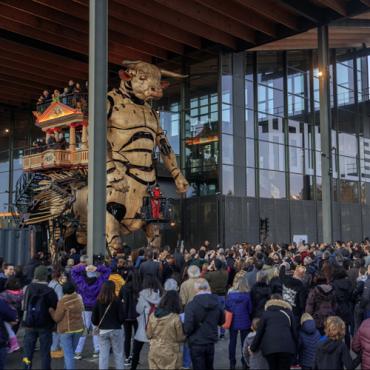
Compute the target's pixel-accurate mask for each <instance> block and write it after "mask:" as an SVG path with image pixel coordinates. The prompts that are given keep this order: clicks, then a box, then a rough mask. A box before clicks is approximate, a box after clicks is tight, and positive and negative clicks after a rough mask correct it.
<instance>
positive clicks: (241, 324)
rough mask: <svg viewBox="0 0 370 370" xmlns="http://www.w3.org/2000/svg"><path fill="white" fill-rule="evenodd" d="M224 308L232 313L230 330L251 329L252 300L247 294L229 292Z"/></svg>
mask: <svg viewBox="0 0 370 370" xmlns="http://www.w3.org/2000/svg"><path fill="white" fill-rule="evenodd" d="M225 308H226V310H227V311H230V312H232V313H233V320H232V323H231V329H233V330H247V329H250V327H251V313H252V300H251V297H250V294H249V293H247V292H240V291H237V290H236V291H230V292H229V294H228V295H227V297H226V302H225Z"/></svg>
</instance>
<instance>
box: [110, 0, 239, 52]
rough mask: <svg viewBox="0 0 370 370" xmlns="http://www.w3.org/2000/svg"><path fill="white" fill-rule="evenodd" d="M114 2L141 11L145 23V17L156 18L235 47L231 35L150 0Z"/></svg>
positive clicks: (161, 21) (160, 21) (117, 0)
mask: <svg viewBox="0 0 370 370" xmlns="http://www.w3.org/2000/svg"><path fill="white" fill-rule="evenodd" d="M114 1H115V2H118V3H120V4H121V5H124V6H125V7H126V8H127V9H135V10H136V11H138V12H140V13H142V15H141V19H142V21H143V23H145V21H146V18H147V17H148V16H149V17H152V18H156V22H158V23H164V24H165V25H166V24H170V25H172V26H176V27H178V28H181V29H182V30H184V31H186V32H189V31H190V32H193V33H194V34H196V35H199V36H201V37H204V38H206V39H209V40H211V41H213V42H215V43H218V44H221V45H224V46H227V47H229V48H231V49H236V48H237V41H236V39H235V38H234V37H232V36H231V35H229V34H227V33H225V32H222V31H220V30H219V29H217V28H214V27H209V26H207V25H205V24H204V23H202V22H200V21H198V20H196V19H193V18H189V17H185V16H184V15H183V14H181V13H179V12H178V11H174V10H172V9H166V8H163V7H159V6H157V5H156V4H155V3H154V2H153V1H151V0H135V1H132V0H114Z"/></svg>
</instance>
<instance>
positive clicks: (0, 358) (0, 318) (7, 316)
mask: <svg viewBox="0 0 370 370" xmlns="http://www.w3.org/2000/svg"><path fill="white" fill-rule="evenodd" d="M16 320H17V311H16V310H14V309H13V308H12V307H11V306H10V305H9V304H8V303H6V302H5V300H4V299H0V370H3V369H4V368H5V362H6V356H7V354H8V345H9V336H8V331H7V330H6V327H5V322H15V321H16Z"/></svg>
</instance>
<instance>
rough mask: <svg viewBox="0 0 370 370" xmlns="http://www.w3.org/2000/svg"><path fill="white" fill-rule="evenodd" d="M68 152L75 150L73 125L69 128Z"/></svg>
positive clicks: (74, 129)
mask: <svg viewBox="0 0 370 370" xmlns="http://www.w3.org/2000/svg"><path fill="white" fill-rule="evenodd" d="M69 150H70V151H71V152H74V151H75V150H76V128H75V127H74V126H73V125H71V126H69Z"/></svg>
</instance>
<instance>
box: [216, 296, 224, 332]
mask: <svg viewBox="0 0 370 370" xmlns="http://www.w3.org/2000/svg"><path fill="white" fill-rule="evenodd" d="M217 299H218V304H219V306H220V308H221V310H222V311H224V310H225V296H224V295H218V296H217ZM220 335H225V329H224V328H223V327H222V326H221V327H220Z"/></svg>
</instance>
